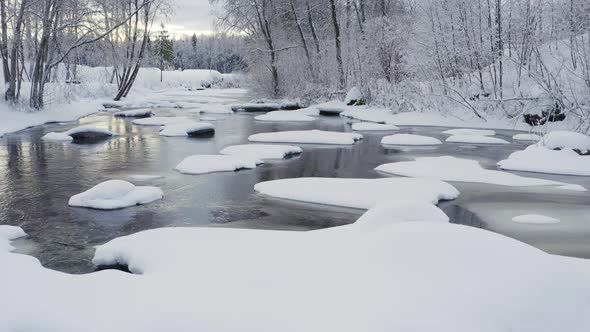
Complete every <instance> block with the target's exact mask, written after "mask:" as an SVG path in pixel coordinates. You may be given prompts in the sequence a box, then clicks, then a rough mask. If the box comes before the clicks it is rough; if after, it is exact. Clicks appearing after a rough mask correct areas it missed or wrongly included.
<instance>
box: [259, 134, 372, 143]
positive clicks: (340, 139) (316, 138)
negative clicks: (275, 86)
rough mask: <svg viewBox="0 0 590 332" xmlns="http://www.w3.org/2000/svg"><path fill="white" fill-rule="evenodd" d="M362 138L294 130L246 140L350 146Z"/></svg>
mask: <svg viewBox="0 0 590 332" xmlns="http://www.w3.org/2000/svg"><path fill="white" fill-rule="evenodd" d="M362 138H363V136H362V135H360V134H356V133H342V132H335V131H323V130H294V131H279V132H272V133H261V134H254V135H251V136H250V137H248V140H249V141H251V142H275V143H301V144H343V145H352V144H354V143H355V142H356V141H358V140H361V139H362Z"/></svg>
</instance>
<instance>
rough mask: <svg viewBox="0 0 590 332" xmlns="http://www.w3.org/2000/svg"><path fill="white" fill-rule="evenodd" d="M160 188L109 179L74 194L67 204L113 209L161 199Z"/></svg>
mask: <svg viewBox="0 0 590 332" xmlns="http://www.w3.org/2000/svg"><path fill="white" fill-rule="evenodd" d="M163 195H164V194H163V192H162V190H161V189H160V188H156V187H147V186H135V185H133V184H132V183H129V182H127V181H123V180H109V181H105V182H102V183H100V184H98V185H96V186H94V187H93V188H91V189H89V190H87V191H85V192H83V193H80V194H77V195H74V196H72V197H71V198H70V200H69V202H68V205H70V206H75V207H87V208H92V209H99V210H115V209H122V208H126V207H130V206H135V205H142V204H148V203H151V202H153V201H156V200H159V199H162V197H163Z"/></svg>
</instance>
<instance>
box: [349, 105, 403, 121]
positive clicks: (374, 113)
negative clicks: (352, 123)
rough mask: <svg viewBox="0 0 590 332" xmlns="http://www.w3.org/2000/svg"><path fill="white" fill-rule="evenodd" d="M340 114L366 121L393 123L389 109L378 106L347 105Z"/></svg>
mask: <svg viewBox="0 0 590 332" xmlns="http://www.w3.org/2000/svg"><path fill="white" fill-rule="evenodd" d="M340 115H341V116H344V117H347V118H351V119H356V120H360V121H366V122H375V123H387V124H395V123H394V122H393V120H392V115H393V114H392V113H391V110H387V109H380V108H369V107H366V106H363V107H347V108H346V110H345V111H344V112H342V113H340Z"/></svg>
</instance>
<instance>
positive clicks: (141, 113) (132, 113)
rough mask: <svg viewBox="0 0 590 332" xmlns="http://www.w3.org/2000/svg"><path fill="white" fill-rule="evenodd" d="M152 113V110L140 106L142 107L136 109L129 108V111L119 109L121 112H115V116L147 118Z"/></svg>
mask: <svg viewBox="0 0 590 332" xmlns="http://www.w3.org/2000/svg"><path fill="white" fill-rule="evenodd" d="M152 115H154V113H153V112H152V110H150V109H147V108H142V109H137V110H129V111H121V112H116V113H115V116H117V117H123V118H149V117H151V116H152Z"/></svg>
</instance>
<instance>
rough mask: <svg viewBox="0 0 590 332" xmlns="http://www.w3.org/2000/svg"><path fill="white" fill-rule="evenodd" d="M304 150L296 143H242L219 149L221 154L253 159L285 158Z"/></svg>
mask: <svg viewBox="0 0 590 332" xmlns="http://www.w3.org/2000/svg"><path fill="white" fill-rule="evenodd" d="M302 152H303V150H302V149H301V148H300V147H298V146H294V145H275V144H242V145H232V146H228V147H226V148H224V149H223V150H221V151H219V153H220V154H223V155H230V156H236V157H244V158H248V159H252V160H263V159H283V158H286V157H289V156H293V155H297V154H301V153H302Z"/></svg>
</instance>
